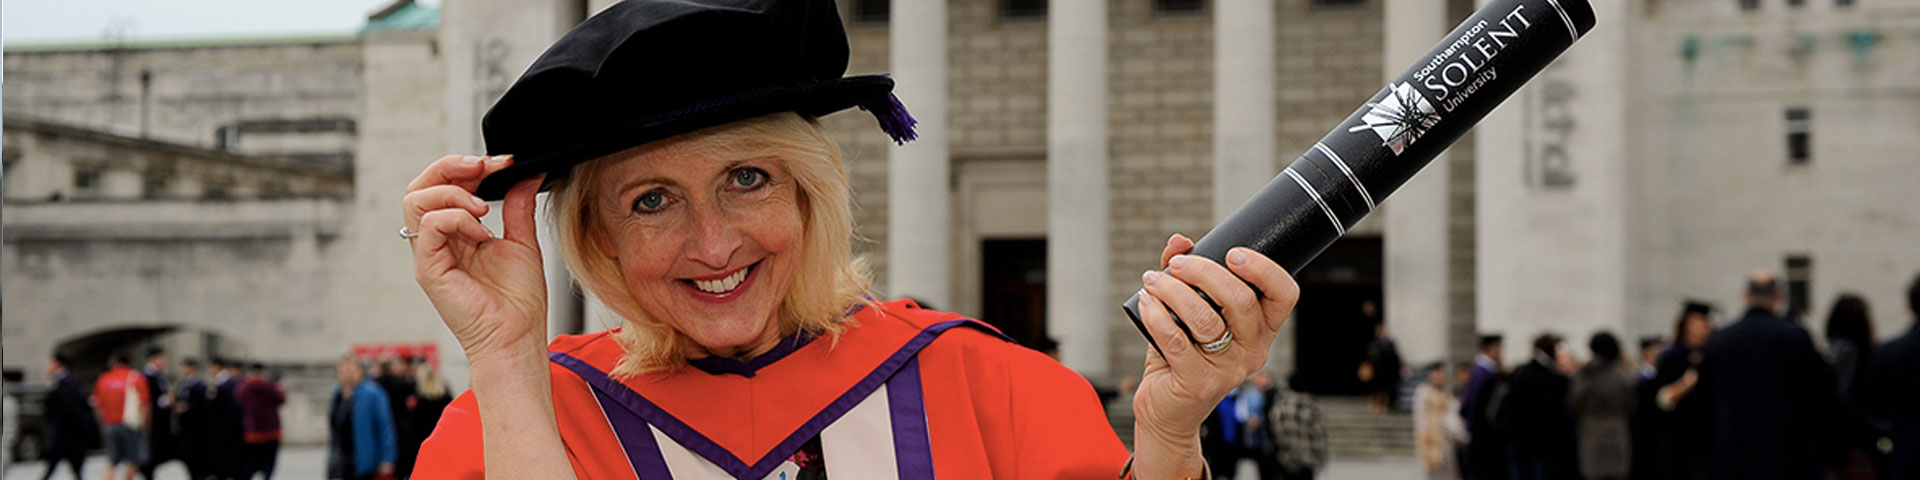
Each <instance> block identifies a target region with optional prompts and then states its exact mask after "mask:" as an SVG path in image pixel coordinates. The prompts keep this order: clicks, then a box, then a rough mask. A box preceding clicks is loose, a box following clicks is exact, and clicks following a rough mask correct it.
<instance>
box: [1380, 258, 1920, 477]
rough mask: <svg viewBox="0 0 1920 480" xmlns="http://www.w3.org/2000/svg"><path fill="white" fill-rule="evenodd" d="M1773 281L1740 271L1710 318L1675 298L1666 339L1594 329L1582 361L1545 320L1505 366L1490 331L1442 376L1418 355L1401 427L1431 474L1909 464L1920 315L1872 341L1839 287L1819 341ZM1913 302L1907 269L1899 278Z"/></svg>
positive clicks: (1917, 412) (1917, 462)
mask: <svg viewBox="0 0 1920 480" xmlns="http://www.w3.org/2000/svg"><path fill="white" fill-rule="evenodd" d="M1780 290H1781V289H1780V285H1779V282H1777V281H1776V280H1775V279H1774V278H1773V277H1772V275H1770V274H1769V273H1767V272H1765V271H1760V272H1756V273H1755V274H1754V275H1753V276H1751V277H1750V278H1749V279H1748V280H1747V284H1746V292H1745V295H1744V297H1745V302H1746V305H1745V309H1744V311H1742V312H1741V313H1740V316H1739V317H1738V319H1737V320H1735V321H1734V322H1733V323H1731V324H1730V325H1727V326H1725V327H1724V328H1720V329H1718V330H1715V328H1714V325H1713V322H1712V316H1713V313H1714V308H1713V307H1712V306H1711V305H1708V304H1706V303H1702V302H1687V303H1686V305H1685V306H1684V307H1683V308H1682V309H1681V312H1680V315H1679V317H1678V319H1677V320H1675V325H1674V332H1673V336H1672V339H1673V341H1672V344H1671V345H1668V344H1667V342H1665V341H1663V340H1661V339H1659V338H1646V339H1642V340H1641V341H1640V342H1639V347H1640V352H1639V355H1638V356H1637V358H1635V357H1633V356H1628V355H1626V354H1625V352H1624V348H1623V346H1622V345H1621V341H1620V339H1619V338H1618V337H1615V336H1614V335H1613V334H1611V333H1608V332H1604V331H1603V332H1598V333H1595V334H1593V335H1592V336H1591V337H1590V339H1589V340H1588V342H1587V351H1588V352H1589V353H1590V355H1591V358H1589V359H1588V361H1587V362H1586V363H1585V364H1584V365H1581V364H1579V363H1578V362H1577V361H1576V360H1575V359H1574V358H1573V355H1572V353H1571V351H1570V349H1569V348H1567V346H1566V344H1565V343H1566V340H1565V339H1563V338H1562V337H1560V336H1559V335H1555V334H1551V333H1548V334H1542V335H1539V336H1538V337H1535V338H1534V339H1533V341H1532V342H1531V344H1530V345H1529V347H1530V350H1529V352H1528V353H1529V355H1528V357H1527V358H1528V360H1527V361H1526V363H1524V364H1523V365H1520V366H1518V367H1515V368H1508V366H1507V365H1505V364H1504V363H1503V362H1502V360H1501V359H1502V358H1503V357H1502V353H1503V349H1504V341H1503V338H1502V337H1501V336H1499V335H1487V336H1484V337H1482V339H1481V351H1480V353H1479V355H1477V356H1476V357H1475V358H1474V361H1473V363H1472V364H1471V365H1457V366H1453V367H1454V371H1457V372H1460V373H1459V375H1458V376H1459V377H1461V378H1458V379H1457V383H1456V384H1455V385H1457V386H1459V387H1460V388H1459V389H1458V390H1457V393H1458V395H1456V391H1454V390H1452V389H1449V388H1448V384H1447V379H1448V378H1447V377H1448V371H1449V368H1448V367H1449V366H1448V365H1445V364H1435V365H1431V366H1429V367H1427V370H1428V375H1427V378H1426V382H1424V383H1423V384H1422V385H1420V386H1419V387H1418V388H1417V390H1416V393H1415V395H1414V397H1415V400H1414V415H1415V428H1414V435H1415V439H1416V442H1415V444H1416V446H1417V448H1418V452H1419V459H1420V461H1421V465H1422V467H1424V469H1425V471H1426V472H1427V473H1428V476H1429V478H1436V479H1455V478H1464V479H1470V480H1490V479H1491V480H1505V479H1513V480H1531V479H1580V478H1584V479H1663V480H1664V479H1671V480H1692V479H1702V478H1742V479H1755V478H1758V479H1767V478H1782V479H1817V478H1831V479H1841V480H1857V479H1876V478H1881V479H1884V478H1897V479H1908V478H1920V459H1916V457H1920V454H1916V452H1914V451H1913V450H1914V448H1915V446H1916V445H1920V439H1916V438H1915V436H1916V435H1920V422H1917V421H1916V420H1920V419H1917V418H1916V417H1917V416H1920V385H1917V384H1920V382H1916V381H1915V379H1916V378H1920V328H1915V329H1913V330H1909V331H1908V332H1906V333H1905V334H1903V335H1899V336H1897V337H1896V338H1894V339H1892V340H1890V341H1888V342H1887V343H1884V344H1878V345H1876V343H1875V342H1874V335H1873V322H1872V321H1871V319H1870V318H1869V314H1868V310H1867V304H1866V302H1865V300H1864V299H1862V298H1861V297H1860V296H1858V295H1853V294H1846V295H1841V296H1840V297H1839V298H1838V299H1837V300H1836V301H1835V302H1834V305H1833V307H1832V308H1830V309H1829V314H1828V317H1827V320H1826V324H1825V329H1824V332H1825V339H1826V341H1825V342H1824V344H1825V349H1824V351H1822V349H1821V348H1820V347H1819V346H1817V344H1816V343H1815V342H1814V340H1813V338H1812V336H1811V335H1810V334H1809V333H1808V331H1807V329H1806V328H1804V327H1802V326H1800V325H1799V319H1797V318H1794V317H1795V316H1794V315H1791V314H1783V313H1782V312H1781V311H1780V308H1781V302H1782V297H1783V296H1782V294H1781V291H1780ZM1907 297H1908V298H1907V301H1908V302H1907V303H1908V306H1909V308H1910V310H1911V313H1912V314H1913V315H1915V316H1916V317H1917V318H1920V279H1916V280H1915V281H1914V283H1913V284H1912V285H1911V286H1909V287H1908V289H1907Z"/></svg>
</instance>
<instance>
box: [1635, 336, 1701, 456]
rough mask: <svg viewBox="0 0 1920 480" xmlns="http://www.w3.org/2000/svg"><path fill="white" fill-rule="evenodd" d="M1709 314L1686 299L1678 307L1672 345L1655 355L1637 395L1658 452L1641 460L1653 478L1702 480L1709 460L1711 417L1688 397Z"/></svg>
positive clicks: (1695, 399)
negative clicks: (1650, 466) (1643, 400)
mask: <svg viewBox="0 0 1920 480" xmlns="http://www.w3.org/2000/svg"><path fill="white" fill-rule="evenodd" d="M1712 314H1713V306H1712V305H1710V304H1707V303H1705V302H1699V301H1688V302H1686V304H1685V305H1684V306H1683V307H1681V309H1680V317H1679V318H1678V319H1677V320H1675V321H1674V325H1673V339H1674V340H1673V346H1670V347H1667V349H1666V350H1665V351H1662V352H1660V358H1659V360H1657V361H1656V362H1655V370H1656V372H1655V373H1654V378H1653V380H1652V381H1650V382H1647V383H1646V384H1645V385H1644V387H1645V390H1643V393H1642V394H1643V395H1647V399H1649V401H1650V402H1651V403H1652V404H1653V405H1654V409H1653V410H1649V411H1648V414H1650V415H1651V417H1649V418H1650V423H1652V424H1653V425H1654V427H1653V429H1654V433H1653V436H1654V441H1653V442H1654V445H1653V447H1654V448H1655V451H1657V452H1659V453H1658V454H1657V456H1656V457H1653V458H1646V459H1643V460H1642V461H1652V462H1654V463H1655V464H1656V465H1654V468H1655V470H1656V473H1658V475H1659V476H1658V478H1665V479H1670V480H1693V479H1698V478H1705V477H1706V475H1707V473H1708V472H1707V466H1708V465H1709V464H1710V463H1711V461H1712V455H1713V417H1712V413H1711V412H1710V411H1709V410H1708V405H1707V402H1706V400H1704V399H1702V398H1698V397H1696V396H1694V395H1693V391H1694V388H1695V386H1696V385H1698V384H1699V379H1700V371H1699V365H1700V361H1701V360H1702V359H1703V358H1704V354H1703V353H1702V352H1703V351H1704V350H1705V349H1706V347H1707V341H1708V340H1710V339H1711V338H1712V335H1713V321H1712Z"/></svg>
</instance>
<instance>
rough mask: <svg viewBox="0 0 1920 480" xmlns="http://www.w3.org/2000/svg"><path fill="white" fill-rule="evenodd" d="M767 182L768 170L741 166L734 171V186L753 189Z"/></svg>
mask: <svg viewBox="0 0 1920 480" xmlns="http://www.w3.org/2000/svg"><path fill="white" fill-rule="evenodd" d="M764 183H767V172H766V171H765V170H761V169H758V168H752V167H747V168H740V169H737V170H734V171H733V186H735V187H739V188H744V189H753V188H757V187H759V186H760V185H761V184H764Z"/></svg>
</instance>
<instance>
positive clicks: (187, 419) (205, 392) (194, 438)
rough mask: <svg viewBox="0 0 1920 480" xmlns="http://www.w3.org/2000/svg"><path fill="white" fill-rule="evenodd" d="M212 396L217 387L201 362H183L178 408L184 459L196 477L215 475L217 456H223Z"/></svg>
mask: <svg viewBox="0 0 1920 480" xmlns="http://www.w3.org/2000/svg"><path fill="white" fill-rule="evenodd" d="M212 395H213V387H212V386H211V385H209V384H208V383H207V380H206V379H205V378H202V377H201V375H200V361H199V360H195V359H191V358H189V359H186V360H185V361H182V362H180V393H179V396H178V397H177V398H176V399H175V401H174V411H175V412H177V413H178V414H179V416H180V422H179V423H180V436H179V437H178V438H179V439H180V460H181V461H182V462H185V463H186V464H187V476H189V477H192V478H193V480H205V479H206V478H207V477H208V476H211V475H213V469H212V461H213V458H214V457H217V456H219V455H220V451H219V450H218V449H217V448H216V447H215V446H214V442H213V438H214V436H213V405H212V401H213V397H212Z"/></svg>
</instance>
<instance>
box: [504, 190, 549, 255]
mask: <svg viewBox="0 0 1920 480" xmlns="http://www.w3.org/2000/svg"><path fill="white" fill-rule="evenodd" d="M546 178H547V175H546V174H540V175H536V176H534V177H533V178H529V179H526V180H521V181H520V183H515V184H513V188H509V189H507V199H506V200H505V202H504V203H501V205H500V206H501V207H502V208H503V210H501V217H503V218H501V219H500V220H501V222H504V223H505V224H506V225H505V226H504V227H503V228H505V229H506V234H507V236H506V239H507V241H510V242H514V243H523V244H527V245H539V244H540V240H539V238H538V236H537V235H535V232H534V225H535V223H534V221H533V210H534V208H533V204H534V202H533V199H534V196H535V195H537V194H539V193H540V182H542V181H545V180H546Z"/></svg>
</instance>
